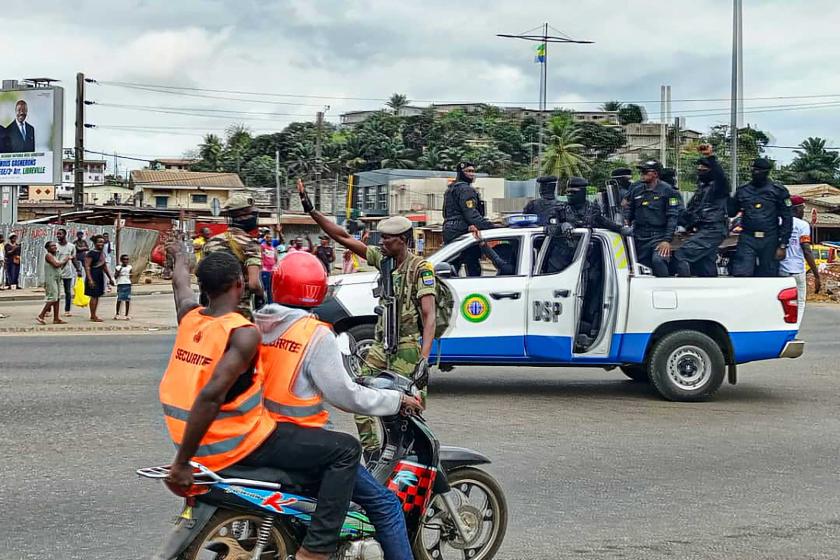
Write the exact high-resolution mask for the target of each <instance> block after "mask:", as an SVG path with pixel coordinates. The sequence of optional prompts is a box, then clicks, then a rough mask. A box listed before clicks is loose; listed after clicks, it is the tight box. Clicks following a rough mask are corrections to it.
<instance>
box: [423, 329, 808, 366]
mask: <svg viewBox="0 0 840 560" xmlns="http://www.w3.org/2000/svg"><path fill="white" fill-rule="evenodd" d="M796 332H797V331H795V330H792V331H748V332H738V333H730V335H729V336H730V340H731V341H732V348H733V349H734V352H735V361H736V362H737V363H739V364H740V363H745V362H752V361H755V360H768V359H774V358H778V357H779V354H780V353H781V351H782V349H783V348H784V346H785V344H786V343H787V342H788V341H791V340H793V339H795V338H796ZM650 339H651V334H650V333H624V334H621V333H617V334H614V335H613V337H612V345H611V348H610V354H609V356H598V357H587V356H575V357H573V356H572V339H571V337H568V336H541V335H540V336H538V335H530V336H524V337H522V336H493V337H482V338H472V337H471V338H444V339H443V345H442V346H443V352H442V354H441V358H442V359H443V361H444V362H445V361H447V359H449V360H455V361H467V360H468V361H474V362H492V361H494V360H497V361H500V362H506V363H517V362H521V363H523V364H524V363H527V362H532V361H538V362H556V363H558V364H582V365H585V364H640V363H642V362H643V361H644V359H645V354H646V352H647V350H648V345H649V344H650ZM524 347H527V349H528V355H527V356H525V354H524ZM432 356H437V341H435V342H434V344H433V346H432Z"/></svg>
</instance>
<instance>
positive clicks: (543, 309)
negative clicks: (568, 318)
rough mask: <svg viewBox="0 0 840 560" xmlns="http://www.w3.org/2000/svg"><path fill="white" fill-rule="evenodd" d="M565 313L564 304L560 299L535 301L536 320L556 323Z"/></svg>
mask: <svg viewBox="0 0 840 560" xmlns="http://www.w3.org/2000/svg"><path fill="white" fill-rule="evenodd" d="M562 314H563V304H562V303H560V302H559V301H539V300H536V301H534V321H545V322H546V323H556V322H557V321H558V320H559V318H560V315H562Z"/></svg>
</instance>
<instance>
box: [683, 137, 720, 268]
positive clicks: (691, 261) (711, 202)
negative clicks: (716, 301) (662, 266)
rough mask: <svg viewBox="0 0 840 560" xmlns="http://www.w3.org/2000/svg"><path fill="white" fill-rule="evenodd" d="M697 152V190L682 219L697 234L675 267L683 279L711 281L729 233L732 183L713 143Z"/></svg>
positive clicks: (688, 228) (704, 145)
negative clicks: (715, 151) (728, 216)
mask: <svg viewBox="0 0 840 560" xmlns="http://www.w3.org/2000/svg"><path fill="white" fill-rule="evenodd" d="M697 151H698V152H700V156H701V157H700V158H699V159H698V160H697V190H696V191H694V197H693V198H692V199H691V200H690V201H689V202H688V206H687V207H686V209H685V212H683V213H682V215H681V216H680V219H679V224H680V225H681V226H683V227H684V228H686V230H687V231H689V232H693V234H692V235H691V237H690V238H689V239H688V240H687V241H686V242H685V243H683V244H682V247H680V248H679V249H677V250H676V251H675V252H674V264H675V268H676V271H677V274H678V275H679V276H699V277H702V278H711V277H715V276H717V256H718V247H720V244H721V243H722V242H723V240H724V239H726V236H727V234H728V232H729V227H728V225H729V224H728V220H727V217H726V213H727V203H728V201H729V181H728V180H727V178H726V174H725V173H724V172H723V168H722V167H721V165H720V163H718V161H717V158H716V157H715V154H714V151H713V149H712V147H711V146H710V145H709V144H703V145H701V146H699V147H698V148H697Z"/></svg>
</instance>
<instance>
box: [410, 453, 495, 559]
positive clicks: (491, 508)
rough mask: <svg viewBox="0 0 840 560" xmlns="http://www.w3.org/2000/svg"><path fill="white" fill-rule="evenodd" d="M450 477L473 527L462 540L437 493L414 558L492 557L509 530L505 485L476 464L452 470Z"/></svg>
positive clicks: (462, 511)
mask: <svg viewBox="0 0 840 560" xmlns="http://www.w3.org/2000/svg"><path fill="white" fill-rule="evenodd" d="M447 479H448V480H449V485H450V486H451V487H452V489H453V490H454V494H456V497H457V502H458V512H459V514H460V515H461V519H462V521H463V522H464V524H465V525H466V526H467V528H469V529H471V533H470V536H469V540H468V542H464V541H463V540H462V539H461V536H460V535H459V534H458V532H457V530H456V529H455V527H454V524H453V523H452V521H451V520H449V514H448V513H447V511H446V509H445V508H444V505H443V499H442V498H440V497H439V496H435V497H433V498H432V502H431V503H430V504H429V509H428V510H427V511H426V516H425V518H424V519H423V523H422V526H421V527H420V530H419V531H418V532H417V538H416V539H415V540H414V546H413V547H412V548H413V550H414V557H415V558H417V559H418V560H450V559H458V560H461V559H465V560H490V559H491V558H493V557H494V556H496V553H497V552H498V551H499V547H500V546H502V541H503V540H504V538H505V532H506V531H507V518H508V511H507V501H506V500H505V495H504V492H503V491H502V487H501V486H500V485H499V483H498V482H497V481H496V479H495V478H493V477H492V476H490V475H489V474H488V473H486V472H484V471H483V470H481V469H476V468H473V467H465V468H460V469H456V470H454V471H452V472H449V473H447ZM476 490H478V491H479V492H476ZM481 495H483V498H482V497H481ZM474 502H475V503H474Z"/></svg>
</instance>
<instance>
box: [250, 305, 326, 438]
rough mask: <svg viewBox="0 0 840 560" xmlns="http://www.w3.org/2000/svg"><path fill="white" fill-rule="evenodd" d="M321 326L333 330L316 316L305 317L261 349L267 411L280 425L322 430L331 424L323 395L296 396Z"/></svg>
mask: <svg viewBox="0 0 840 560" xmlns="http://www.w3.org/2000/svg"><path fill="white" fill-rule="evenodd" d="M320 326H325V327H327V328H329V325H327V324H326V323H322V322H321V321H319V320H318V319H316V318H315V317H313V316H306V317H302V318H300V319H298V320H297V321H295V322H294V323H292V325H291V326H290V327H289V328H288V329H286V331H285V332H284V333H282V334H281V335H280V336H278V337H277V338H276V339H275V340H274V341H273V342H270V343H264V344H263V345H262V347H261V349H260V370H261V371H262V373H263V376H264V377H263V379H264V384H265V388H264V392H265V408H266V410H268V413H269V415H270V416H271V417H272V418H273V419H274V420H276V421H277V422H290V423H292V424H297V425H298V426H305V427H310V428H322V427H324V426H325V425H326V424H327V421H328V420H329V412H327V410H326V409H325V408H324V403H323V399H322V398H321V395H315V396H313V397H307V398H301V397H298V396H297V395H295V394H294V392H293V389H294V386H295V381H296V380H297V377H298V374H299V373H300V368H301V367H302V365H303V361H304V358H305V357H306V353H307V350H308V349H309V344H310V342H311V341H312V337H313V336H314V335H315V332H316V331H317V329H318V327H320Z"/></svg>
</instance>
